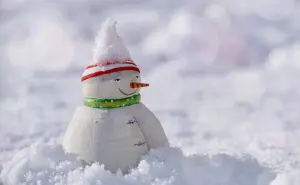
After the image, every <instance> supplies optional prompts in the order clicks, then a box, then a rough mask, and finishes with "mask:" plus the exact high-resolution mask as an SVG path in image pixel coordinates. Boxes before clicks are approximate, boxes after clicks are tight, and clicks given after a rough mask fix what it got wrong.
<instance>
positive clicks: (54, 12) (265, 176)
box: [0, 0, 300, 185]
mask: <svg viewBox="0 0 300 185" xmlns="http://www.w3.org/2000/svg"><path fill="white" fill-rule="evenodd" d="M241 2H242V1H237V0H226V1H222V2H219V1H208V0H207V1H206V0H203V1H196V0H195V1H192V0H190V1H172V3H170V2H168V1H159V0H157V1H151V2H150V1H135V0H131V1H129V0H128V1H127V0H126V1H72V2H71V1H68V0H64V1H45V0H43V1H39V2H37V1H32V0H27V1H12V0H4V1H1V3H2V4H1V6H0V9H1V11H2V12H3V13H1V16H0V21H1V27H0V38H1V39H0V77H1V78H0V86H1V87H0V141H1V142H0V164H1V167H0V169H1V181H2V182H3V184H5V185H6V184H8V185H9V184H21V183H22V182H23V183H25V184H55V183H58V184H59V183H61V184H63V183H66V182H67V183H68V184H97V183H98V184H101V183H102V184H172V185H173V184H192V185H194V184H197V185H202V184H205V185H221V184H222V185H299V184H300V178H299V177H300V165H299V162H300V148H299V146H300V126H299V120H300V116H299V115H300V114H299V108H300V107H299V103H300V93H299V92H300V89H299V88H300V82H299V80H298V79H299V77H300V65H299V58H300V57H299V54H298V52H299V41H298V40H297V37H298V33H299V31H300V24H299V23H300V20H299V17H300V16H299V11H298V9H299V7H300V4H299V2H298V1H296V0H277V1H275V2H274V1H269V0H263V1H256V0H255V1H253V0H252V1H250V0H249V1H248V0H246V1H243V2H242V3H241ZM108 16H110V17H113V18H114V19H116V20H117V21H118V31H119V33H120V35H122V37H123V38H124V42H125V43H126V44H127V45H129V47H128V48H129V50H130V52H131V54H132V58H133V59H134V60H135V62H136V63H137V64H138V65H139V66H140V68H141V75H142V76H143V78H144V81H145V82H149V83H150V87H149V88H148V89H144V90H142V92H141V93H142V101H143V102H144V103H145V104H146V105H147V106H149V108H150V109H151V110H153V111H154V112H155V113H156V115H157V116H158V117H159V119H160V120H161V122H162V124H163V127H164V129H165V131H166V134H167V136H168V138H169V140H170V142H171V144H172V147H173V148H164V149H161V150H157V151H152V152H151V153H150V154H149V155H148V156H145V158H144V160H143V161H142V162H141V164H140V165H139V167H138V168H136V169H134V170H133V171H132V172H131V173H130V174H127V175H125V176H121V175H120V174H119V175H112V174H110V173H109V172H107V171H105V170H103V169H102V168H101V166H99V165H97V164H94V165H93V166H91V167H88V168H86V169H84V170H83V169H81V168H80V167H79V163H78V161H77V160H76V159H75V158H74V157H72V156H67V155H65V154H64V153H63V151H62V150H61V148H60V143H61V139H62V137H63V135H64V132H65V129H66V126H67V124H68V122H69V120H70V119H71V117H72V114H73V112H74V110H75V109H76V107H77V106H78V105H81V104H82V103H81V98H82V97H81V96H82V95H81V84H80V76H81V74H82V72H83V68H84V66H85V65H86V64H88V63H89V59H90V57H91V48H92V46H93V38H94V36H95V34H96V31H97V29H98V28H99V25H100V23H101V22H102V20H103V19H104V18H106V17H108ZM37 142H38V143H40V142H41V143H42V144H38V145H36V144H34V143H37ZM45 143H46V144H45ZM28 147H29V148H28ZM178 148H179V149H180V150H182V152H181V151H179V150H178ZM25 181H26V182H25Z"/></svg>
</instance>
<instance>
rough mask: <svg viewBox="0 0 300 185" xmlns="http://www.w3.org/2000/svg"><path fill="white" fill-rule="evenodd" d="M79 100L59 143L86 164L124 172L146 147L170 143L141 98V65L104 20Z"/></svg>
mask: <svg viewBox="0 0 300 185" xmlns="http://www.w3.org/2000/svg"><path fill="white" fill-rule="evenodd" d="M81 82H82V85H83V96H84V98H83V104H84V106H81V107H79V108H78V109H77V110H76V112H75V114H74V116H73V118H72V120H71V122H70V123H69V126H68V128H67V132H66V134H65V137H64V140H63V147H64V150H65V151H66V152H67V153H70V154H75V155H77V156H78V157H79V158H80V159H81V160H82V161H83V162H84V163H85V164H91V163H93V162H97V163H99V164H103V165H104V168H105V169H107V170H110V171H111V172H113V173H116V172H117V171H118V170H121V171H122V172H123V173H128V172H129V170H130V169H131V168H134V167H136V166H137V165H138V163H139V160H140V159H141V157H142V156H143V155H145V154H147V153H148V151H149V150H151V149H155V148H159V147H166V146H169V142H168V139H167V137H166V135H165V132H164V130H163V128H162V126H161V124H160V122H159V120H158V119H157V118H156V116H155V115H154V114H153V113H152V112H151V111H150V110H149V109H148V108H147V107H146V106H145V105H144V104H143V103H141V102H140V101H141V95H140V93H139V92H140V88H142V87H147V86H148V84H146V83H141V77H140V70H139V68H138V67H137V65H136V64H135V63H134V62H133V61H132V60H131V57H130V54H129V52H128V50H127V48H126V47H125V45H124V44H123V42H122V39H121V38H120V37H119V36H118V34H117V32H116V22H115V21H112V20H110V19H109V20H107V21H106V22H104V24H103V25H102V29H101V30H100V32H99V35H98V36H97V38H96V46H95V49H94V54H93V59H92V60H91V63H90V64H89V65H88V66H87V67H86V68H85V70H84V73H83V75H82V78H81Z"/></svg>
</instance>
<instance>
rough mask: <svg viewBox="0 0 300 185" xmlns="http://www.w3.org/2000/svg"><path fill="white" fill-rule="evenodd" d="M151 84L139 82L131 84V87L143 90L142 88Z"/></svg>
mask: <svg viewBox="0 0 300 185" xmlns="http://www.w3.org/2000/svg"><path fill="white" fill-rule="evenodd" d="M148 86H149V84H146V83H139V82H131V83H130V87H131V88H141V87H148Z"/></svg>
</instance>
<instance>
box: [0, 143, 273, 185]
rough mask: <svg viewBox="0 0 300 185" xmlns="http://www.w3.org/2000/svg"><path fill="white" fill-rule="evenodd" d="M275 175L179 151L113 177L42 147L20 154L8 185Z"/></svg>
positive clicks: (154, 154)
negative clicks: (186, 154) (81, 165)
mask: <svg viewBox="0 0 300 185" xmlns="http://www.w3.org/2000/svg"><path fill="white" fill-rule="evenodd" d="M273 178H274V174H273V173H272V172H271V171H270V170H269V169H267V168H265V167H263V166H261V165H259V164H258V162H257V161H256V160H254V159H252V158H249V157H244V158H240V159H239V157H233V156H228V155H222V154H220V155H216V156H213V157H209V156H199V155H194V156H189V157H187V156H184V155H183V154H182V152H181V151H180V150H179V149H176V148H164V149H159V150H155V151H151V152H150V154H149V155H147V156H145V157H144V159H143V160H142V161H141V162H140V164H139V166H138V168H136V169H133V170H132V172H131V173H130V174H127V175H124V176H122V174H121V173H120V172H119V173H117V174H111V173H110V172H109V171H105V170H104V168H103V165H99V164H96V163H94V164H92V165H91V166H86V167H85V168H82V167H80V162H79V161H77V160H76V158H75V157H73V156H68V155H65V154H64V151H63V150H62V147H61V146H60V145H46V144H37V145H34V146H31V147H30V148H27V149H24V150H22V151H20V152H18V154H17V155H15V156H14V157H13V159H12V160H11V161H10V162H7V163H5V164H4V166H3V171H2V175H1V179H2V182H3V183H4V184H9V185H19V184H24V183H25V184H53V185H54V184H55V185H58V184H61V185H63V184H76V185H79V184H84V185H92V184H127V185H138V184H145V185H146V184H170V185H174V184H186V185H196V184H197V185H219V184H222V185H267V184H268V183H269V182H270V181H271V180H272V179H273Z"/></svg>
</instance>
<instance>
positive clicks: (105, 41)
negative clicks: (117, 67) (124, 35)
mask: <svg viewBox="0 0 300 185" xmlns="http://www.w3.org/2000/svg"><path fill="white" fill-rule="evenodd" d="M116 24H117V22H116V21H114V20H112V19H107V20H106V21H105V22H104V23H103V24H102V26H101V30H100V31H99V33H98V36H97V38H96V46H95V48H94V55H93V61H92V62H91V64H95V63H101V62H102V63H103V62H107V61H111V60H114V61H117V62H123V61H125V60H129V59H131V57H130V54H129V51H128V49H127V48H126V46H125V45H124V43H123V41H122V39H121V38H120V37H119V35H118V33H117V30H116Z"/></svg>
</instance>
